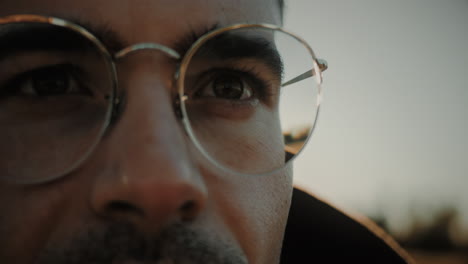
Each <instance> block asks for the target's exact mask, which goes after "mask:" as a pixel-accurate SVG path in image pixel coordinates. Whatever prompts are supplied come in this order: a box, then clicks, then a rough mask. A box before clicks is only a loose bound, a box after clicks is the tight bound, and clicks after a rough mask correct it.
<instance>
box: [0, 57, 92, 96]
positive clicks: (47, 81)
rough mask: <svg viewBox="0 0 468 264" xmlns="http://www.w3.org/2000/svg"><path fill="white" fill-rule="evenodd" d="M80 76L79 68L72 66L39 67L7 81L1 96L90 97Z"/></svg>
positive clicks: (89, 92) (88, 90)
mask: <svg viewBox="0 0 468 264" xmlns="http://www.w3.org/2000/svg"><path fill="white" fill-rule="evenodd" d="M82 75H83V74H82V72H81V70H80V69H79V67H77V66H76V65H73V64H56V65H46V66H41V67H38V68H35V69H31V70H28V71H25V72H23V73H20V74H16V75H15V76H14V77H12V78H10V79H9V80H7V81H6V84H5V86H4V88H3V89H2V90H3V92H2V94H3V95H9V96H22V97H52V96H63V95H91V91H90V89H88V88H87V87H86V85H85V83H84V81H83V77H82Z"/></svg>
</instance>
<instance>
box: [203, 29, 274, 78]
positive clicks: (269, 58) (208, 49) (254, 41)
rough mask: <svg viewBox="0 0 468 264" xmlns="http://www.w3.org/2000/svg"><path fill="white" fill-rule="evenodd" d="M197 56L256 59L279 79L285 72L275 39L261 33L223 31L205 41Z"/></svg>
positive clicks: (220, 58) (224, 58) (223, 58)
mask: <svg viewBox="0 0 468 264" xmlns="http://www.w3.org/2000/svg"><path fill="white" fill-rule="evenodd" d="M271 37H273V36H271ZM196 56H197V57H199V58H209V59H219V60H233V59H255V61H258V62H259V63H262V64H263V65H264V66H266V67H267V68H268V69H269V70H271V72H272V73H273V74H274V76H278V79H280V80H281V78H282V74H283V62H282V60H281V56H280V54H279V52H278V50H277V49H276V47H275V45H274V41H273V39H271V40H269V39H268V38H266V37H264V36H261V35H252V34H249V35H246V34H240V33H223V34H221V35H219V36H217V37H214V38H213V39H212V40H209V41H208V42H206V43H204V44H203V46H202V47H201V48H200V50H199V51H198V52H197V54H196Z"/></svg>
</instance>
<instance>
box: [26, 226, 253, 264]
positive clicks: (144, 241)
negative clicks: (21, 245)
mask: <svg viewBox="0 0 468 264" xmlns="http://www.w3.org/2000/svg"><path fill="white" fill-rule="evenodd" d="M168 260H171V261H172V262H170V261H168ZM126 261H128V262H131V263H144V264H150V263H151V264H153V263H154V264H156V263H158V261H168V262H162V263H174V264H179V263H180V264H185V263H203V264H215V263H216V264H218V263H223V264H224V263H225V264H246V263H247V260H246V258H245V256H244V255H243V254H242V252H241V251H240V250H239V249H238V248H237V247H233V246H230V245H228V244H227V243H226V242H225V241H221V240H218V239H216V237H215V236H209V235H207V234H206V233H202V232H200V231H196V230H195V229H192V228H189V227H187V226H186V225H183V224H176V225H172V226H170V227H168V228H166V229H164V230H163V231H162V232H160V233H158V234H157V235H148V234H143V233H141V231H138V230H137V229H136V228H135V227H134V226H133V225H131V224H128V223H112V224H109V225H106V226H105V227H102V226H101V227H100V228H96V227H95V228H91V229H89V230H87V231H86V232H84V233H82V234H80V235H78V236H77V237H75V238H73V239H71V240H70V241H67V242H65V243H62V244H60V245H50V246H48V248H47V249H45V250H44V251H43V252H42V254H40V256H39V258H38V260H37V261H36V262H35V263H36V264H83V263H86V264H94V263H95V264H115V263H124V262H126Z"/></svg>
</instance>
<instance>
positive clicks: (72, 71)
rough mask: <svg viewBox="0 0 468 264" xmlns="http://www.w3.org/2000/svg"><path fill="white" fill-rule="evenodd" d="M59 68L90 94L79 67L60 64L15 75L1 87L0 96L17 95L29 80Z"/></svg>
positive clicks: (83, 90)
mask: <svg viewBox="0 0 468 264" xmlns="http://www.w3.org/2000/svg"><path fill="white" fill-rule="evenodd" d="M58 68H62V70H63V71H64V72H66V73H67V74H69V75H70V77H72V78H73V79H74V80H75V81H77V83H78V85H79V86H80V88H81V89H82V92H86V93H90V92H91V91H90V90H89V89H88V87H87V86H86V85H85V82H84V81H83V78H82V75H83V74H82V71H81V69H80V68H79V67H77V66H76V65H73V64H69V63H60V64H51V65H44V66H40V67H37V68H33V69H30V70H26V71H23V72H20V73H18V74H15V75H14V76H13V77H11V78H9V79H8V80H7V81H5V83H2V84H1V85H0V87H1V89H0V95H5V94H6V95H9V94H15V93H16V92H18V91H17V88H18V87H19V86H20V85H21V84H22V83H23V82H25V81H27V80H28V79H31V78H33V77H34V76H35V75H36V74H38V72H41V71H47V70H57V69H58Z"/></svg>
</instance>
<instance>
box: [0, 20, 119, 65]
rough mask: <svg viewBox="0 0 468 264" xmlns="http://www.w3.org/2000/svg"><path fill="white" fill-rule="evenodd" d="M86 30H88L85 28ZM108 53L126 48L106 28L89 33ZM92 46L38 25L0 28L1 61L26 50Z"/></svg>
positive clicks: (61, 30) (59, 30)
mask: <svg viewBox="0 0 468 264" xmlns="http://www.w3.org/2000/svg"><path fill="white" fill-rule="evenodd" d="M85 28H86V29H87V30H89V27H85ZM89 31H90V33H91V34H92V35H94V36H96V37H97V38H98V39H99V40H100V41H101V42H102V43H103V44H104V45H105V46H106V48H107V49H108V50H109V51H110V52H113V51H114V50H119V49H121V48H122V47H124V46H125V43H124V42H123V41H122V39H121V38H119V37H118V36H117V34H116V33H115V32H113V31H112V30H110V29H108V28H104V27H100V28H98V29H97V30H96V29H94V30H89ZM92 45H93V44H92V42H90V41H89V40H88V39H87V38H84V37H83V36H82V35H80V34H78V33H77V32H75V31H72V30H70V29H68V28H64V27H59V26H50V24H40V23H15V24H11V25H9V26H8V27H7V26H3V27H0V57H3V56H5V55H8V54H9V53H14V52H21V51H25V50H82V49H90V48H92Z"/></svg>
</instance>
